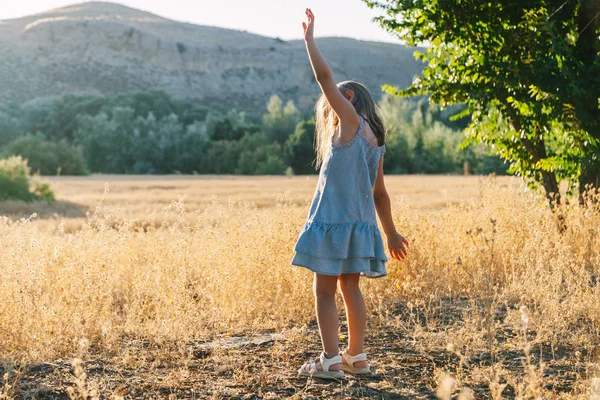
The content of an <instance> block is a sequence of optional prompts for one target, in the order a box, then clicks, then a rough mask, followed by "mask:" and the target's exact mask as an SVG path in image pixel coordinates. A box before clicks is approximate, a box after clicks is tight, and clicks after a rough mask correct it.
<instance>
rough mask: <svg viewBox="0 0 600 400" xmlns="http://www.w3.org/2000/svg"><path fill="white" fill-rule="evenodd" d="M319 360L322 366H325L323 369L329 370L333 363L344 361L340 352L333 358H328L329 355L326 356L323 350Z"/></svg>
mask: <svg viewBox="0 0 600 400" xmlns="http://www.w3.org/2000/svg"><path fill="white" fill-rule="evenodd" d="M319 360H320V361H321V366H322V367H323V371H329V367H331V366H332V365H335V364H341V363H342V357H340V355H339V354H338V355H335V356H333V357H331V358H327V357H325V352H321V356H320V357H319Z"/></svg>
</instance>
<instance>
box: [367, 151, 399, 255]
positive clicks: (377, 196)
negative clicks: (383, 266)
mask: <svg viewBox="0 0 600 400" xmlns="http://www.w3.org/2000/svg"><path fill="white" fill-rule="evenodd" d="M373 199H374V200H375V209H376V210H377V215H378V216H379V220H380V221H381V226H382V227H383V231H384V233H385V236H386V237H387V243H388V250H389V252H390V255H391V256H392V257H393V258H395V259H396V260H398V261H400V260H402V259H404V258H405V257H406V254H407V250H406V247H408V241H407V240H406V239H405V238H404V237H403V236H402V235H400V234H399V233H398V232H397V231H396V226H395V225H394V220H393V218H392V202H391V200H390V195H389V194H388V192H387V189H386V188H385V183H384V181H383V156H381V157H380V158H379V169H378V171H377V179H376V180H375V185H373Z"/></svg>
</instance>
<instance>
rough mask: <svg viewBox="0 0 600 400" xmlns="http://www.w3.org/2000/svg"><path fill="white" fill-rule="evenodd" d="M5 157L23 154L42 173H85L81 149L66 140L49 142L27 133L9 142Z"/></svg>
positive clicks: (32, 167) (4, 152) (29, 163)
mask: <svg viewBox="0 0 600 400" xmlns="http://www.w3.org/2000/svg"><path fill="white" fill-rule="evenodd" d="M2 154H3V156H4V157H10V156H21V157H23V158H24V159H26V160H27V162H28V165H29V168H31V169H32V170H33V171H34V172H36V173H39V174H41V175H85V174H86V168H85V161H84V159H83V153H82V151H81V149H79V148H75V147H72V146H70V145H68V144H67V143H66V142H64V141H60V142H49V141H47V140H45V138H44V136H43V135H41V134H38V135H25V136H21V137H19V138H17V139H15V140H13V141H12V142H10V143H9V144H7V145H6V146H5V147H4V149H3V151H2Z"/></svg>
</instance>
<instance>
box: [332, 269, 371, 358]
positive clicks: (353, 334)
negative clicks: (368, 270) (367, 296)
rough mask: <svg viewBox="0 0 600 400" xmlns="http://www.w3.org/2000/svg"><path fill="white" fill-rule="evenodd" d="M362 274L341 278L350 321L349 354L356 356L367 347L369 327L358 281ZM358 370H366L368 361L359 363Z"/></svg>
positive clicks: (347, 275) (342, 276)
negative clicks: (367, 327)
mask: <svg viewBox="0 0 600 400" xmlns="http://www.w3.org/2000/svg"><path fill="white" fill-rule="evenodd" d="M359 279H360V274H358V273H356V274H343V275H340V276H339V282H340V290H341V292H342V296H343V297H344V305H345V306H346V319H347V320H348V354H350V355H351V356H355V355H357V354H359V353H363V352H364V351H365V350H364V346H365V329H366V326H367V308H366V306H365V300H364V299H363V295H362V293H361V291H360V287H359V285H358V281H359ZM354 366H355V367H356V368H365V367H366V366H367V362H366V361H357V362H356V363H355V364H354Z"/></svg>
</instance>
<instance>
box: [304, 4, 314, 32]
mask: <svg viewBox="0 0 600 400" xmlns="http://www.w3.org/2000/svg"><path fill="white" fill-rule="evenodd" d="M306 17H307V18H308V24H307V23H306V22H302V28H303V29H304V40H307V39H310V38H312V37H313V31H314V27H315V15H314V14H313V12H312V11H311V10H310V8H307V9H306Z"/></svg>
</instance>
